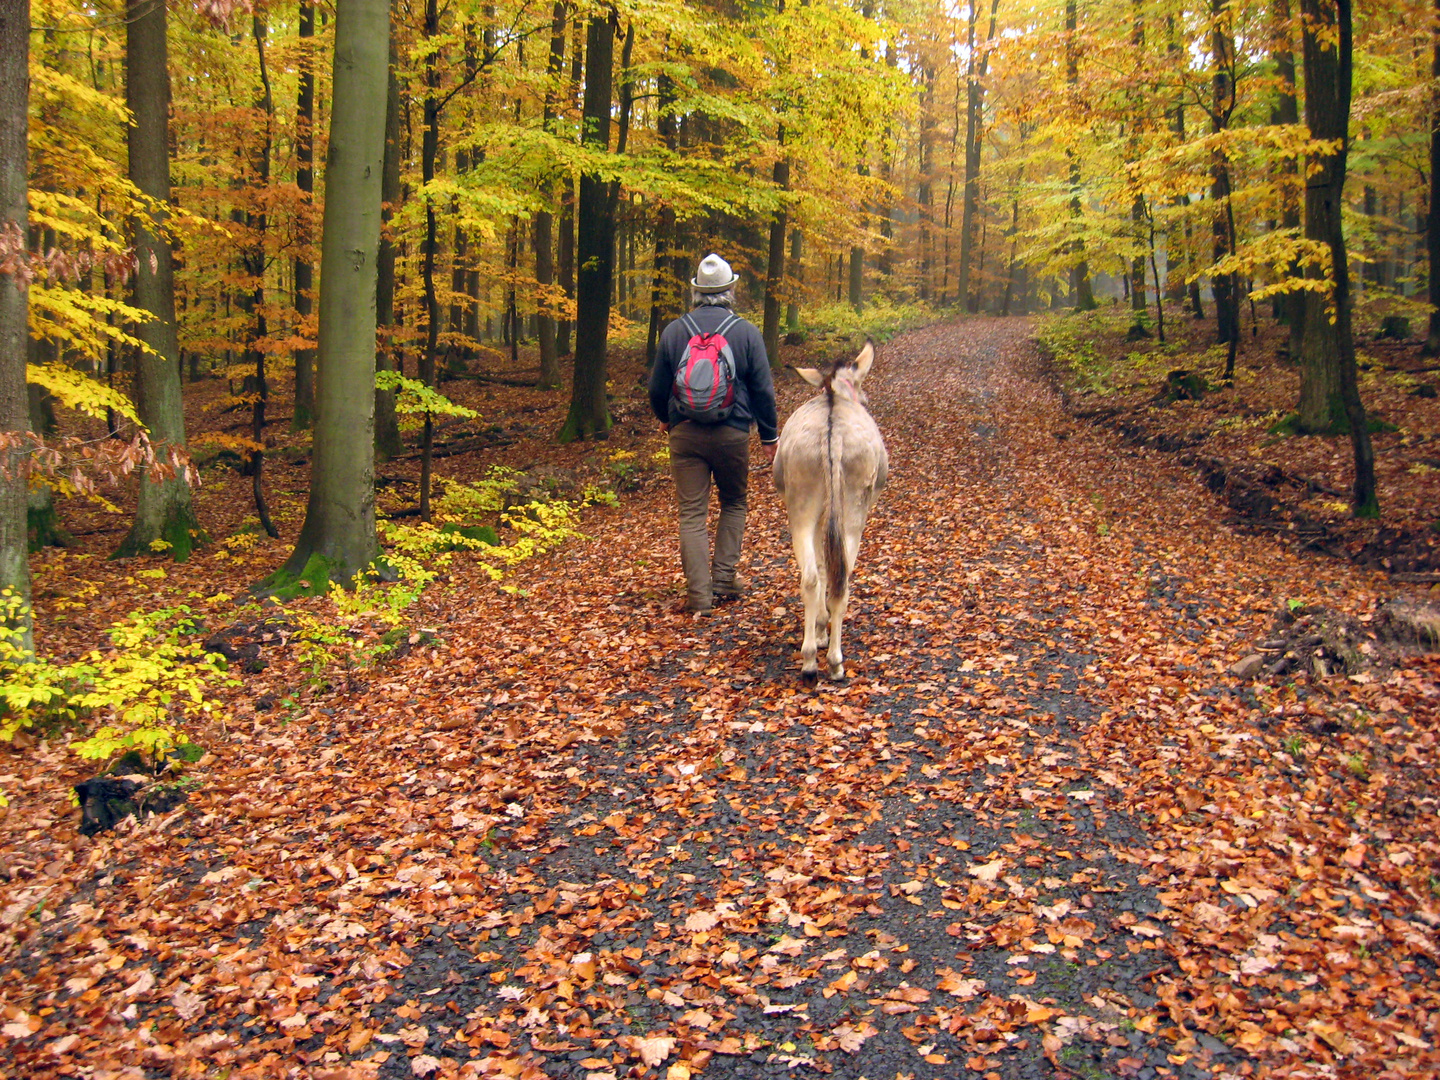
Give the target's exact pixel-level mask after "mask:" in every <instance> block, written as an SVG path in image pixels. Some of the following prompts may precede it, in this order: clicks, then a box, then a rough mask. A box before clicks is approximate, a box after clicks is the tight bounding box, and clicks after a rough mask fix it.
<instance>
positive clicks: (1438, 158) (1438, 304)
mask: <svg viewBox="0 0 1440 1080" xmlns="http://www.w3.org/2000/svg"><path fill="white" fill-rule="evenodd" d="M1435 19H1436V21H1435V24H1434V29H1433V30H1432V31H1431V41H1432V45H1431V49H1432V51H1431V59H1430V74H1431V75H1432V76H1433V77H1434V79H1435V83H1436V85H1440V0H1435ZM1425 251H1426V253H1427V254H1428V255H1429V256H1430V269H1429V272H1428V275H1427V277H1428V280H1429V292H1428V294H1427V295H1428V299H1429V300H1430V328H1429V331H1428V333H1427V334H1426V335H1425V355H1426V356H1440V92H1435V93H1434V100H1432V101H1431V103H1430V213H1429V216H1428V217H1427V218H1426V221H1425Z"/></svg>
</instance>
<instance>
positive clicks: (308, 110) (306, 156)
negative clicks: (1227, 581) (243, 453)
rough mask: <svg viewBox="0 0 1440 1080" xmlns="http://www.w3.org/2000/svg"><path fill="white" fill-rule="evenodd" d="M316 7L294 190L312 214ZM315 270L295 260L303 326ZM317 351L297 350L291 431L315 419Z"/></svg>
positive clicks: (307, 11)
mask: <svg viewBox="0 0 1440 1080" xmlns="http://www.w3.org/2000/svg"><path fill="white" fill-rule="evenodd" d="M314 46H315V4H314V2H313V0H300V62H299V67H300V89H299V93H298V94H297V96H296V102H295V186H296V187H297V188H299V189H300V191H301V193H302V195H303V202H304V204H305V208H306V210H307V211H309V210H310V209H311V208H312V207H313V206H314V201H315V47H314ZM310 233H311V230H310V218H309V217H308V216H307V217H304V218H302V219H301V235H300V237H299V240H300V243H302V244H304V245H306V247H309V246H310V244H311V243H312V242H313V237H312V236H311V235H310ZM314 288H315V268H314V266H313V265H311V262H310V252H309V251H306V252H305V253H304V254H302V255H299V256H297V257H296V259H295V316H296V318H297V319H299V320H301V321H302V322H303V321H305V320H308V319H309V318H310V315H311V313H312V312H314V310H315V301H314V296H313V295H312V290H313V289H314ZM314 414H315V350H314V349H296V350H295V413H294V416H293V417H292V419H291V421H290V426H291V428H292V430H295V431H302V430H304V429H306V428H308V427H309V426H310V424H311V422H312V421H313V420H314V418H315V416H314Z"/></svg>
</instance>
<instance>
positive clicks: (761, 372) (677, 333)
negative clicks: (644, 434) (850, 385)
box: [650, 254, 779, 615]
mask: <svg viewBox="0 0 1440 1080" xmlns="http://www.w3.org/2000/svg"><path fill="white" fill-rule="evenodd" d="M739 280H740V279H739V277H738V276H736V275H735V274H734V273H732V272H731V270H730V264H729V263H727V262H726V261H725V260H724V259H722V258H720V256H719V255H715V254H710V255H707V256H705V258H704V259H703V260H701V262H700V268H699V270H698V271H697V272H696V274H695V277H694V278H693V279H692V280H691V282H690V285H691V303H692V307H693V310H692V311H691V312H690V313H689V314H688V315H682V316H681V317H680V318H678V319H676V320H675V321H674V322H672V323H671V324H670V325H669V326H667V327H666V328H665V331H664V332H663V333H662V334H661V335H660V343H659V346H658V348H657V349H656V350H655V366H654V368H652V369H651V371H650V407H651V408H652V409H653V410H654V412H655V416H656V418H657V419H658V420H659V421H660V423H661V426H662V428H663V430H664V431H666V432H667V433H668V434H669V436H670V470H671V473H672V475H673V476H674V478H675V495H676V498H677V500H678V502H679V506H680V564H681V566H682V567H683V568H684V570H685V594H686V595H685V604H684V610H686V611H690V612H694V613H695V614H697V615H707V614H709V612H710V608H711V605H712V604H713V603H714V602H715V601H717V600H728V599H734V598H736V597H738V596H740V595H741V593H742V592H743V591H744V583H743V582H742V581H741V579H740V578H739V577H738V576H737V574H736V572H735V567H736V564H737V563H738V562H739V560H740V544H741V541H742V540H743V539H744V536H745V509H746V502H745V497H746V491H747V488H748V485H749V479H750V425H751V423H754V424H755V425H756V427H758V428H759V431H760V445H761V446H762V447H763V448H764V451H765V457H766V459H767V460H768V461H774V460H775V443H776V441H777V440H778V439H779V434H778V433H777V430H776V420H775V387H774V384H773V383H772V381H771V379H770V361H769V359H768V358H767V357H766V355H765V342H764V340H763V339H762V338H761V336H760V331H759V330H757V329H756V328H755V326H754V324H753V323H749V322H747V321H745V320H744V319H742V318H740V317H739V316H738V315H736V314H735V313H734V307H735V283H736V282H737V281H739ZM712 478H713V480H714V482H715V488H716V490H717V492H718V493H719V495H720V520H719V522H718V524H717V525H716V528H715V548H714V554H713V556H712V555H711V553H710V538H709V535H708V533H707V531H706V515H707V513H708V511H709V508H710V482H711V480H712Z"/></svg>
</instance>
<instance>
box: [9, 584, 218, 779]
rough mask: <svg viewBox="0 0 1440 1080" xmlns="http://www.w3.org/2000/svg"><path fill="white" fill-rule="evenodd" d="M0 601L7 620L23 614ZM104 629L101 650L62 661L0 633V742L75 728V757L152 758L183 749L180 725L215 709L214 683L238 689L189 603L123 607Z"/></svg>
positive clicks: (17, 605) (13, 601) (12, 602)
mask: <svg viewBox="0 0 1440 1080" xmlns="http://www.w3.org/2000/svg"><path fill="white" fill-rule="evenodd" d="M0 606H3V607H4V608H5V612H4V615H5V621H6V622H7V623H10V624H13V623H15V622H16V621H18V618H19V617H20V616H23V615H24V614H25V608H26V605H24V603H23V602H22V601H20V600H19V598H18V597H15V596H14V595H13V594H9V593H6V594H5V595H0ZM105 633H106V636H107V637H108V638H109V639H110V640H109V645H108V646H107V647H104V648H99V649H92V650H90V651H89V652H87V653H85V654H84V655H83V656H81V657H80V658H79V659H78V660H74V661H69V662H61V661H58V660H55V659H52V658H49V657H45V656H37V655H34V654H32V653H29V652H27V651H25V650H24V649H23V647H22V646H21V643H20V641H19V639H18V638H17V637H14V636H5V637H0V740H4V741H6V742H10V741H13V740H14V738H15V736H16V735H17V734H18V733H19V732H20V731H22V730H26V729H32V728H34V729H40V730H43V731H48V730H54V729H60V728H65V727H75V726H78V727H79V728H80V730H81V731H82V732H83V733H84V737H83V738H79V739H76V740H74V741H72V742H71V744H70V747H71V749H72V750H74V751H75V752H76V753H77V754H79V755H80V756H81V757H83V758H89V759H93V760H100V761H104V760H107V759H109V758H111V757H113V756H115V755H116V754H120V753H125V752H129V751H135V752H138V753H140V754H142V755H145V756H146V757H148V758H149V759H150V760H153V761H159V760H162V759H164V758H167V757H171V756H174V755H175V754H176V753H177V751H180V750H182V749H183V748H184V747H186V746H188V745H192V744H191V743H190V739H189V738H188V737H187V736H186V734H185V727H186V726H187V724H190V723H193V721H194V720H195V719H197V718H199V717H202V716H203V717H209V716H212V715H214V714H215V713H216V711H217V709H218V704H217V701H216V699H215V698H214V696H213V694H214V691H215V690H216V689H217V688H219V687H221V686H226V685H231V686H233V685H238V684H237V683H236V682H235V681H234V680H231V679H229V678H228V677H227V673H226V662H225V658H224V657H222V656H220V655H218V654H216V653H207V652H206V651H205V649H204V647H203V646H202V644H201V641H200V628H199V626H198V624H197V623H196V621H195V619H194V618H193V617H192V616H191V613H190V609H189V608H188V607H184V606H178V607H173V608H162V609H160V610H158V611H151V612H132V613H131V614H130V615H128V616H127V617H126V618H125V619H124V620H123V621H121V622H118V623H116V624H115V625H113V626H111V627H110V628H109V629H108V630H107V631H106V632H105ZM182 756H183V755H182Z"/></svg>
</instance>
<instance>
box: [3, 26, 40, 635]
mask: <svg viewBox="0 0 1440 1080" xmlns="http://www.w3.org/2000/svg"><path fill="white" fill-rule="evenodd" d="M29 103H30V4H29V2H28V0H5V2H4V3H0V246H3V247H5V248H12V247H18V248H20V249H21V251H19V252H15V253H14V254H15V255H16V256H17V257H23V254H22V253H23V250H24V245H25V240H26V237H27V236H28V235H29V232H28V224H29V222H28V218H29V214H28V211H27V208H26V203H25V187H26V183H27V180H28V174H29V153H28V147H27V144H26V135H27V129H28V127H29ZM28 324H29V300H28V297H27V295H26V288H25V282H24V281H23V280H22V279H21V278H20V277H18V276H16V275H15V274H14V273H4V272H0V440H6V441H7V442H8V441H11V440H13V442H11V444H10V446H9V448H8V450H6V451H4V452H3V456H0V636H3V638H5V639H7V640H8V643H9V644H10V645H12V646H13V647H15V648H17V649H19V650H20V654H21V657H27V656H29V655H30V654H31V653H32V652H33V650H34V640H33V637H32V632H31V627H32V620H31V617H30V559H29V552H28V550H27V543H26V539H27V538H26V520H25V510H26V506H25V501H26V500H25V493H26V486H27V484H26V471H25V469H24V468H23V465H24V454H25V449H26V445H25V444H26V442H27V441H28V440H27V435H26V433H27V432H28V431H29V430H30V415H29V414H30V408H29V395H28V393H27V391H26V389H25V363H26V357H27V355H28V343H29V340H30V333H29V325H28Z"/></svg>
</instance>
